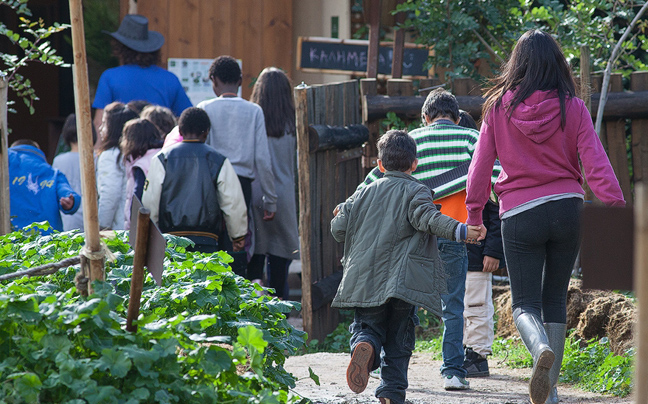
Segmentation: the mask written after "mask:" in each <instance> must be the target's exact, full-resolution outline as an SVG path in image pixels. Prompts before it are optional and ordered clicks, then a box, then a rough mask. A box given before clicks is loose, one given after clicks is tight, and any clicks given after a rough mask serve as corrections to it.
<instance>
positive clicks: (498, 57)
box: [472, 28, 506, 63]
mask: <svg viewBox="0 0 648 404" xmlns="http://www.w3.org/2000/svg"><path fill="white" fill-rule="evenodd" d="M472 32H473V34H475V36H476V37H477V39H479V42H481V43H482V44H483V45H484V46H485V47H486V49H488V51H489V52H490V53H492V54H493V55H495V57H496V58H497V59H498V60H499V61H500V63H504V62H506V61H505V60H504V59H502V57H501V56H500V55H498V54H497V53H496V52H495V50H494V49H493V48H491V46H490V45H489V44H488V42H486V40H485V39H484V38H483V37H482V36H481V35H479V32H477V30H476V29H474V28H473V29H472Z"/></svg>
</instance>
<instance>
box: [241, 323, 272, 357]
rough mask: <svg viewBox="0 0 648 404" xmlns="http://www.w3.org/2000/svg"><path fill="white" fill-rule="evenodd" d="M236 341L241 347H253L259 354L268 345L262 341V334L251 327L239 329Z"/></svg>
mask: <svg viewBox="0 0 648 404" xmlns="http://www.w3.org/2000/svg"><path fill="white" fill-rule="evenodd" d="M237 340H238V343H239V344H241V345H243V346H247V347H254V348H255V349H256V350H257V351H259V353H263V351H264V349H265V347H267V346H268V343H267V342H266V341H265V340H264V339H263V333H262V332H261V331H260V330H259V329H257V328H256V327H253V326H251V325H249V326H247V327H243V328H239V330H238V339H237Z"/></svg>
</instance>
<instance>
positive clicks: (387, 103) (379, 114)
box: [362, 91, 648, 124]
mask: <svg viewBox="0 0 648 404" xmlns="http://www.w3.org/2000/svg"><path fill="white" fill-rule="evenodd" d="M599 97H600V94H599V93H596V94H592V110H593V111H596V109H597V107H598V102H599ZM363 98H364V99H363V109H362V116H363V119H364V120H365V124H366V122H370V121H373V120H376V119H382V118H384V117H385V116H386V115H387V112H389V111H393V112H395V113H396V114H397V115H399V116H402V117H407V118H413V117H415V116H418V115H420V113H421V107H422V106H423V102H424V101H425V98H424V97H419V96H416V97H388V96H384V95H366V96H365V97H363ZM456 98H457V102H458V103H459V108H461V109H463V110H465V111H467V112H469V113H470V114H471V115H472V116H473V117H479V116H481V108H482V105H483V103H484V98H483V97H481V96H473V95H468V96H457V97H456ZM603 116H604V117H605V118H606V119H612V118H629V119H632V118H645V117H646V116H648V91H634V92H633V91H624V92H614V93H610V95H609V97H608V103H607V105H606V106H605V113H604V115H603Z"/></svg>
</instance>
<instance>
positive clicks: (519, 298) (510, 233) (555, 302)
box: [502, 198, 583, 324]
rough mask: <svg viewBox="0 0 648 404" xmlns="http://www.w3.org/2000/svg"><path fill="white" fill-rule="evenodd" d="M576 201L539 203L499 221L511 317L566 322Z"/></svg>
mask: <svg viewBox="0 0 648 404" xmlns="http://www.w3.org/2000/svg"><path fill="white" fill-rule="evenodd" d="M582 206H583V201H582V200H581V199H580V198H567V199H560V200H557V201H552V202H547V203H543V204H542V205H539V206H536V207H535V208H532V209H529V210H527V211H524V212H521V213H518V214H516V215H514V216H511V217H509V218H506V219H504V220H502V241H503V242H504V256H505V257H506V267H507V270H508V273H509V278H510V280H511V300H512V308H513V313H514V316H515V317H517V316H518V315H519V314H521V313H531V314H534V315H536V316H538V318H542V320H543V321H544V322H545V323H561V324H564V323H566V322H567V289H568V287H569V278H570V277H571V272H572V268H573V267H574V261H575V260H576V255H577V254H578V247H579V243H580V241H579V233H580V211H581V209H582Z"/></svg>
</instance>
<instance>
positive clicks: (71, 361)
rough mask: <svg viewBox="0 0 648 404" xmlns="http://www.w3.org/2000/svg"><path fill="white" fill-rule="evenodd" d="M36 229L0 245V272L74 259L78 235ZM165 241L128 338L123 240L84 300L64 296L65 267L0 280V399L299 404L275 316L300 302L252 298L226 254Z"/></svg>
mask: <svg viewBox="0 0 648 404" xmlns="http://www.w3.org/2000/svg"><path fill="white" fill-rule="evenodd" d="M39 227H42V228H47V225H43V224H38V225H35V226H33V227H32V228H31V229H27V230H26V231H24V232H14V233H10V234H8V235H6V236H3V237H0V246H1V247H0V273H6V272H13V271H16V270H20V269H22V268H21V267H33V266H36V265H42V264H44V263H47V262H55V261H58V260H60V259H63V258H66V257H70V256H75V255H78V251H79V248H80V246H81V245H82V244H83V236H82V234H80V233H78V232H74V231H73V232H65V233H55V234H52V235H49V236H44V237H41V236H40V235H39V234H38V233H39V232H38V228H39ZM167 240H168V243H169V244H168V246H167V250H166V258H165V261H164V267H165V272H164V277H163V285H162V286H161V287H157V286H156V285H155V284H154V282H153V280H152V279H151V277H147V278H146V281H145V285H144V292H143V295H142V302H141V303H142V305H141V312H140V317H139V319H138V320H137V325H138V331H137V332H136V333H130V332H127V331H126V330H125V329H124V326H125V323H126V308H127V301H128V291H129V289H130V276H131V271H132V266H131V265H132V260H133V251H132V250H131V249H130V247H129V246H128V245H127V244H126V243H125V241H126V233H125V232H117V233H116V236H115V237H114V238H112V239H108V240H106V242H107V244H108V246H109V248H110V249H111V251H112V252H113V253H114V255H115V256H116V260H115V261H114V262H113V263H111V264H110V265H109V266H108V269H109V272H108V276H107V278H108V279H107V282H105V283H102V282H96V283H95V284H94V285H93V286H94V290H95V294H93V295H91V296H89V297H87V298H84V297H81V296H80V295H78V294H77V293H76V292H75V290H74V284H73V279H74V275H75V270H74V268H68V269H67V270H63V271H59V272H58V273H56V274H54V275H50V276H48V277H47V278H41V277H36V278H20V279H17V280H15V281H13V282H11V283H8V284H1V285H0V358H1V359H0V380H1V381H2V382H0V402H9V403H21V402H57V403H83V402H86V401H88V402H96V403H154V402H156V403H177V402H183V403H184V402H188V403H189V402H228V403H258V402H264V403H265V402H267V403H286V402H295V401H298V400H299V399H300V398H299V397H297V396H296V395H294V394H293V393H291V392H290V390H289V389H290V388H291V387H294V383H295V380H294V378H293V377H292V375H290V374H289V373H288V372H286V370H285V369H284V368H283V364H284V361H285V358H286V355H287V354H290V353H295V352H296V351H297V350H298V349H299V348H300V347H301V346H302V345H303V343H304V341H305V333H303V332H301V331H297V330H295V329H294V328H293V327H292V326H290V325H289V324H288V323H287V321H286V316H285V313H288V312H290V311H291V310H292V309H298V308H299V304H297V303H291V302H282V301H279V300H277V299H273V298H270V297H269V296H264V295H260V292H261V290H262V289H261V287H260V286H258V285H255V284H252V283H251V282H249V281H247V280H245V279H243V278H241V277H239V276H237V275H235V274H234V273H233V272H232V271H231V269H230V268H229V267H228V265H227V264H228V263H229V262H231V261H232V258H231V257H229V256H228V255H226V254H224V253H218V254H214V255H206V254H200V253H191V252H187V251H186V249H185V247H186V246H187V245H188V244H189V241H188V240H186V239H181V238H176V237H172V236H168V239H167ZM223 343H227V344H223ZM237 368H238V372H237ZM313 376H314V375H313Z"/></svg>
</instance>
